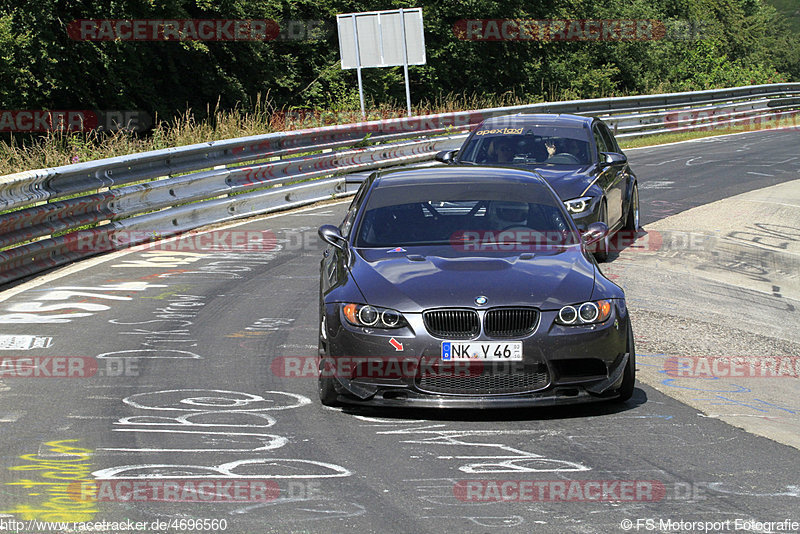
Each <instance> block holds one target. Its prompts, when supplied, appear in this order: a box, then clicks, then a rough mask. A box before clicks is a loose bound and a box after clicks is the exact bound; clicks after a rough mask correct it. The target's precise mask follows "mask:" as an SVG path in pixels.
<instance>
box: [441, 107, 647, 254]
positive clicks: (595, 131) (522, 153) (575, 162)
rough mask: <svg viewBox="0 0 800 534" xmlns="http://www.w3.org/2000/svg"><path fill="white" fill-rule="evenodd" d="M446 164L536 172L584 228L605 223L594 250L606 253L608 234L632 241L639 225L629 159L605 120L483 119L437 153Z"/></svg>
mask: <svg viewBox="0 0 800 534" xmlns="http://www.w3.org/2000/svg"><path fill="white" fill-rule="evenodd" d="M437 159H438V160H439V161H442V162H444V163H450V164H464V165H475V164H479V165H505V166H513V167H520V168H523V169H528V170H536V171H537V172H538V173H540V174H541V175H542V176H543V177H544V179H545V180H547V182H548V183H549V184H550V185H551V186H552V187H553V189H554V190H555V192H556V194H557V195H558V196H559V197H560V198H561V200H562V201H563V202H564V204H565V205H566V207H567V210H568V211H569V213H570V215H571V216H572V218H573V219H575V222H576V223H577V225H578V228H580V229H584V228H586V227H587V226H588V225H589V224H591V223H593V222H597V221H600V222H604V223H605V224H606V225H608V227H609V235H608V236H607V237H606V239H603V240H601V241H599V242H598V243H597V245H596V247H595V248H594V251H595V257H596V258H597V260H598V261H605V260H606V259H607V257H608V253H609V249H610V248H613V247H610V245H611V243H610V238H611V237H612V236H613V235H614V234H615V233H616V232H618V231H619V230H624V233H623V234H620V236H619V237H621V238H626V239H630V238H633V237H634V236H635V235H636V231H637V230H638V228H639V189H638V186H637V183H636V176H635V175H634V174H633V171H631V168H630V165H628V159H627V157H626V156H625V154H623V153H622V150H621V149H620V148H619V145H618V144H617V140H616V139H615V138H614V135H613V134H612V133H611V131H610V130H609V129H608V127H607V126H606V124H605V123H604V122H603V121H602V120H600V119H597V118H594V117H581V116H578V115H550V114H536V115H533V114H531V115H525V114H518V115H505V116H500V117H493V118H490V119H487V120H485V121H483V122H482V123H481V124H480V125H478V127H477V128H476V129H475V131H473V132H472V133H471V134H470V135H469V137H467V139H466V140H465V141H464V144H463V145H462V147H461V148H460V149H459V150H451V151H444V152H440V153H439V154H437Z"/></svg>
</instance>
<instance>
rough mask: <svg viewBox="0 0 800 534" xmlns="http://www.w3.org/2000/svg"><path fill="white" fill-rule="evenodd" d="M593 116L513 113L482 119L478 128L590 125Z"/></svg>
mask: <svg viewBox="0 0 800 534" xmlns="http://www.w3.org/2000/svg"><path fill="white" fill-rule="evenodd" d="M595 120H597V119H596V118H594V117H582V116H580V115H570V114H568V113H559V114H552V113H517V114H515V115H500V116H497V117H491V118H488V119H486V120H485V121H483V122H482V123H481V124H480V126H479V128H483V127H485V126H493V125H495V124H502V125H503V126H564V127H573V128H581V127H590V126H591V125H592V122H593V121H595Z"/></svg>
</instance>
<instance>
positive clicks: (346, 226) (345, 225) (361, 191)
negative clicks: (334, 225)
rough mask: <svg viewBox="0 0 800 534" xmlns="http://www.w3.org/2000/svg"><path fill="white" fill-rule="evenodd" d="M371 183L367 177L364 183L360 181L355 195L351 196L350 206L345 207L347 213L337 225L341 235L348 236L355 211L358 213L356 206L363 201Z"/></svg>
mask: <svg viewBox="0 0 800 534" xmlns="http://www.w3.org/2000/svg"><path fill="white" fill-rule="evenodd" d="M371 183H372V180H370V179H369V178H367V179H366V180H364V183H362V184H361V187H359V188H358V191H357V192H356V196H355V197H353V201H352V202H351V203H350V207H349V208H347V215H345V216H344V220H343V221H342V224H341V225H340V226H339V230H340V231H341V232H342V237H348V236H349V235H350V230H351V229H352V227H353V221H355V218H356V213H358V208H359V207H360V206H361V203H362V202H363V201H364V197H365V196H366V193H367V189H369V186H370V184H371Z"/></svg>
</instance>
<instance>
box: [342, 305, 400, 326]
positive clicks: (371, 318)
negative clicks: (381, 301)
mask: <svg viewBox="0 0 800 534" xmlns="http://www.w3.org/2000/svg"><path fill="white" fill-rule="evenodd" d="M342 313H343V314H344V317H345V319H347V322H348V323H350V324H352V325H354V326H368V327H373V328H401V327H403V326H405V325H406V321H405V319H403V315H402V314H401V313H400V312H399V311H395V310H391V309H389V308H379V307H377V306H370V305H369V304H345V305H344V306H342Z"/></svg>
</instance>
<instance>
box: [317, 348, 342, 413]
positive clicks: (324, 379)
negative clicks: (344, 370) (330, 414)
mask: <svg viewBox="0 0 800 534" xmlns="http://www.w3.org/2000/svg"><path fill="white" fill-rule="evenodd" d="M330 372H331V370H330V369H326V362H325V360H324V359H323V360H322V361H321V362H320V364H319V378H318V381H317V391H318V393H319V401H320V402H321V403H322V404H323V405H325V406H338V405H339V402H338V401H337V400H336V399H337V398H338V397H339V393H337V392H336V387H335V380H336V379H335V378H333V377H331V376H327V375H328V374H329V373H330Z"/></svg>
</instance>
